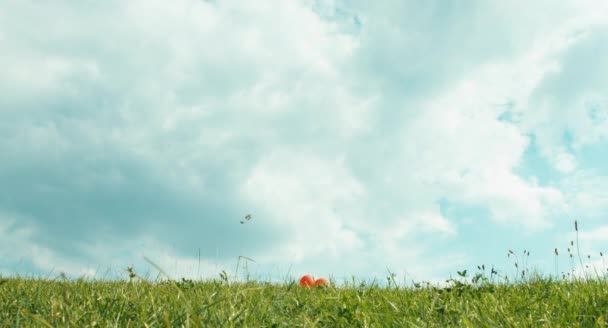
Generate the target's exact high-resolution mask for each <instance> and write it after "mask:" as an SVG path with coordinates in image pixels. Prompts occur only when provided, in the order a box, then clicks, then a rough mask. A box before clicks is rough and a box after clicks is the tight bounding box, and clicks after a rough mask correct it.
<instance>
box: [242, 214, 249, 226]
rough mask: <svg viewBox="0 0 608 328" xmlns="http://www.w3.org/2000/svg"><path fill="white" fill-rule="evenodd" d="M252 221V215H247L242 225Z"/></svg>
mask: <svg viewBox="0 0 608 328" xmlns="http://www.w3.org/2000/svg"><path fill="white" fill-rule="evenodd" d="M249 220H251V214H247V215H245V220H241V224H245V222H247V221H249Z"/></svg>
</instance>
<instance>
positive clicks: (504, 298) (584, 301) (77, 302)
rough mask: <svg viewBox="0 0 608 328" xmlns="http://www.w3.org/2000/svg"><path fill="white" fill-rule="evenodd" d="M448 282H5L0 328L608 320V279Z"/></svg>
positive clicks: (590, 323)
mask: <svg viewBox="0 0 608 328" xmlns="http://www.w3.org/2000/svg"><path fill="white" fill-rule="evenodd" d="M459 279H460V280H458V281H457V280H452V283H453V286H452V287H451V288H444V289H439V288H435V287H433V286H431V285H430V284H424V285H422V286H421V285H418V286H419V287H414V286H412V287H408V288H397V287H395V286H392V287H387V286H379V285H378V284H374V283H363V282H361V283H357V284H353V283H351V284H350V285H347V286H342V287H338V288H334V287H332V288H315V289H308V288H302V287H300V286H298V284H296V283H295V282H290V283H285V284H278V285H277V284H274V285H273V284H269V283H260V282H248V283H237V284H231V285H229V284H227V283H226V281H221V280H218V281H209V282H192V281H188V280H182V281H179V282H156V283H150V282H147V281H145V280H141V279H133V281H131V282H130V281H113V282H107V281H86V280H76V281H67V280H55V281H52V280H43V279H22V278H9V279H2V280H1V281H0V283H1V285H0V326H2V327H15V326H16V327H21V326H23V327H30V326H40V327H45V326H47V327H55V326H71V327H92V326H101V327H111V326H116V327H145V326H149V327H165V326H166V327H180V326H184V327H200V326H205V327H209V326H218V327H219V326H222V327H233V326H238V327H241V326H248V327H385V326H394V327H447V326H461V327H528V326H530V327H594V326H600V327H603V326H606V323H605V321H606V320H607V319H608V283H607V282H606V281H605V280H603V279H596V280H573V281H565V280H553V279H551V278H528V279H527V281H520V282H518V283H497V282H489V281H488V280H487V279H481V280H480V279H477V280H476V281H477V282H476V283H471V282H469V281H470V280H471V279H467V280H466V282H465V278H463V277H461V278H459Z"/></svg>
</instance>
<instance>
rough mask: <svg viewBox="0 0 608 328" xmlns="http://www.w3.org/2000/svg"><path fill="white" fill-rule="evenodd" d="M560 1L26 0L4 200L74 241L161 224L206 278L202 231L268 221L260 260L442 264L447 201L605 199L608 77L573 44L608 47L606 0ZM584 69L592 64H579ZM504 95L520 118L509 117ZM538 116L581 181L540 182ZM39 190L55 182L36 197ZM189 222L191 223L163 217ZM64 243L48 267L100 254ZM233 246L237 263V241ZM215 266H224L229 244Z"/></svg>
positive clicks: (491, 203)
mask: <svg viewBox="0 0 608 328" xmlns="http://www.w3.org/2000/svg"><path fill="white" fill-rule="evenodd" d="M548 4H549V2H547V1H543V2H535V3H533V4H531V3H528V2H524V1H519V2H516V3H515V4H513V3H501V4H492V5H490V4H486V3H471V7H467V6H466V5H462V6H456V7H450V6H446V5H445V4H444V3H441V2H436V3H433V2H429V3H425V4H419V3H415V2H403V1H398V2H397V1H395V2H388V1H387V2H382V3H380V2H378V3H371V2H353V3H352V4H351V3H349V4H347V3H345V2H341V1H327V2H315V4H314V5H313V3H312V2H310V1H279V0H276V1H268V2H263V3H257V2H256V3H254V2H242V1H215V2H205V1H195V0H181V1H177V2H166V1H164V2H163V1H159V0H153V1H130V2H128V3H126V4H125V3H122V2H119V1H108V2H104V3H99V4H78V5H73V4H68V2H59V3H55V4H52V3H23V2H17V1H13V2H10V3H9V4H7V6H9V7H7V8H8V9H9V10H6V11H3V13H0V21H2V22H3V23H0V24H2V25H3V27H6V28H0V40H2V44H3V45H4V46H3V49H1V50H6V51H3V53H5V54H6V55H5V56H4V57H2V58H0V68H1V69H2V71H3V72H5V74H3V75H2V76H0V87H1V89H2V90H7V91H6V92H5V93H4V94H3V96H6V97H0V98H1V99H3V100H0V105H2V107H3V108H8V109H5V110H4V111H2V112H0V117H1V118H2V119H0V127H2V129H1V130H0V131H4V132H3V133H2V132H0V133H2V135H3V136H4V135H7V136H8V138H2V139H1V140H2V141H0V153H2V154H4V155H3V156H4V157H3V161H0V169H2V170H0V172H8V173H4V174H5V176H2V175H1V174H2V173H0V177H5V178H7V179H8V178H11V179H12V180H11V181H13V182H14V189H15V191H12V192H11V197H13V198H10V199H9V198H8V197H6V198H5V199H7V201H6V202H5V203H3V206H4V204H7V205H6V206H7V207H14V210H15V211H16V212H27V213H30V212H31V213H32V215H31V216H29V217H28V218H27V220H26V221H27V222H28V224H32V225H33V226H34V227H35V226H36V225H40V226H46V227H48V228H52V226H51V224H50V222H51V221H52V222H56V224H55V226H61V225H65V226H66V227H69V228H70V229H69V234H71V235H72V237H73V238H66V242H76V243H78V242H82V241H83V240H80V239H79V238H81V239H87V238H99V239H101V238H104V237H100V236H96V235H95V234H94V233H90V230H95V229H90V227H88V226H87V224H91V225H100V226H103V227H104V228H107V229H108V231H109V233H107V234H104V236H107V235H111V234H112V233H121V234H124V235H125V236H128V237H129V238H130V240H140V239H138V238H140V237H137V236H141V235H145V234H149V235H150V237H149V238H150V239H149V240H148V242H151V241H154V242H153V243H158V244H160V245H162V246H159V247H160V248H161V249H162V248H164V247H167V246H166V245H167V244H170V243H171V241H170V239H172V238H173V239H179V240H178V242H183V241H185V240H189V242H188V243H185V242H184V244H181V246H179V247H180V250H179V251H175V252H171V253H170V254H168V255H163V254H159V253H154V254H151V255H150V257H151V258H153V257H154V258H157V259H158V261H159V264H161V266H163V267H164V266H168V267H170V268H172V267H175V268H176V270H179V269H178V268H179V267H185V268H187V270H185V271H175V272H174V274H176V275H187V276H191V273H192V272H191V271H192V270H191V268H193V267H194V266H196V267H197V270H198V265H199V262H198V259H197V260H193V259H192V258H191V257H188V256H185V255H184V252H185V250H184V249H183V248H187V247H193V246H192V245H196V243H198V242H199V241H198V239H199V237H200V239H201V240H203V241H201V243H203V242H206V239H213V238H216V239H215V240H218V239H221V241H223V242H225V243H226V244H235V242H236V241H240V240H242V239H247V238H250V240H252V241H253V243H255V244H259V245H262V244H263V245H265V246H263V247H262V246H260V247H259V248H252V249H251V250H248V251H251V253H254V254H256V260H258V261H260V262H261V263H280V262H282V261H290V260H292V259H294V260H295V261H298V262H299V263H309V264H311V265H318V266H324V267H326V268H335V269H336V270H346V268H350V269H352V270H354V271H355V270H359V271H366V272H370V271H373V270H376V271H377V270H378V266H380V267H381V269H382V266H383V263H381V262H382V261H384V262H385V263H388V264H390V265H391V266H404V267H408V266H410V267H411V266H413V265H417V264H419V265H420V266H421V267H425V265H427V266H426V267H428V268H429V269H424V268H422V269H416V270H418V272H420V273H424V274H432V270H433V269H432V268H434V269H437V270H439V269H438V268H439V267H440V265H439V264H437V263H438V262H441V263H443V264H445V268H448V267H450V265H459V264H461V263H463V262H466V261H467V260H468V259H467V257H466V256H463V255H462V254H458V253H456V251H454V252H453V253H449V254H448V255H444V257H439V256H437V250H433V248H432V247H430V246H428V245H420V241H421V240H425V238H426V237H428V236H432V237H433V239H436V237H437V236H441V237H442V238H454V237H455V236H458V232H459V229H458V224H459V223H460V222H457V221H456V220H455V219H449V218H447V217H445V216H443V215H442V214H441V211H440V208H439V206H438V205H437V202H438V201H439V200H440V199H449V200H450V201H452V202H454V203H460V204H464V205H474V206H480V207H484V208H487V209H488V210H489V211H490V213H491V215H492V219H493V220H494V222H500V223H502V224H505V225H516V226H518V227H522V228H523V229H525V230H538V229H542V228H546V227H548V226H550V225H551V223H552V220H553V219H554V217H555V216H556V215H559V214H560V213H562V212H564V211H566V210H568V211H570V212H569V213H579V214H580V213H586V214H587V215H589V216H599V215H600V213H602V212H605V209H606V208H608V204H606V202H605V201H603V200H604V199H608V197H604V196H605V190H608V188H604V186H603V184H604V182H603V180H604V177H603V176H601V175H599V174H596V175H589V176H586V175H584V174H583V173H584V172H585V171H583V168H584V167H585V163H582V162H581V160H580V159H579V158H578V157H577V150H579V149H580V148H581V147H584V146H585V145H589V144H594V143H598V142H602V141H603V140H605V138H606V137H607V136H608V120H607V119H606V117H608V114H606V113H607V112H606V111H607V108H608V106H607V105H606V104H607V103H608V100H607V99H606V97H605V96H603V94H604V92H602V90H604V89H605V86H606V78H605V77H603V76H602V75H601V74H600V73H601V72H603V70H602V69H601V68H602V67H599V68H596V67H592V65H588V66H584V67H583V68H584V70H583V71H584V72H586V73H589V74H588V76H583V77H581V76H580V75H577V74H576V71H577V70H578V69H579V66H578V64H579V63H580V58H578V57H577V58H578V59H577V58H574V57H575V56H574V55H573V56H574V57H572V58H571V57H569V54H570V53H576V52H577V51H578V50H577V49H579V50H580V53H582V54H583V55H584V54H587V55H589V54H594V53H595V52H593V51H592V50H593V49H595V48H593V47H592V46H593V45H594V44H599V41H602V40H603V39H601V35H602V33H604V32H602V31H603V29H605V27H602V26H603V25H602V24H605V23H606V19H605V17H608V16H602V15H600V14H601V13H604V12H605V10H606V6H605V4H602V3H601V2H597V1H585V2H583V3H582V4H581V2H578V1H576V2H574V1H570V2H567V3H564V4H563V6H557V5H553V4H552V5H551V6H548ZM347 5H349V6H351V5H352V7H348V8H343V7H345V6H347ZM524 5H525V6H524ZM91 6H95V7H94V8H93V7H91ZM475 6H480V8H481V9H480V10H473V7H475ZM524 7H525V8H526V10H521V8H524ZM547 7H549V8H552V9H551V10H550V11H546V9H545V8H547ZM9 12H19V13H20V14H19V15H13V14H8V13H9ZM317 13H319V15H317ZM340 15H341V16H340ZM108 17H112V19H111V20H108ZM515 18H517V23H516V24H514V23H512V21H514V20H515ZM23 21H37V22H39V24H36V25H31V24H23ZM51 21H52V23H53V24H51ZM109 21H110V22H111V23H108V22H109ZM357 22H358V23H357ZM349 24H350V25H351V26H347V25H349ZM36 26H52V28H49V29H47V30H45V31H44V33H41V31H40V29H39V28H37V27H36ZM6 31H9V32H6ZM598 35H599V36H598ZM596 38H599V39H596ZM589 47H591V48H589ZM598 47H601V45H599V46H598ZM597 53H603V48H602V49H599V50H598V51H597ZM583 58H585V57H583ZM589 62H591V61H589ZM581 69H582V68H581ZM570 77H576V78H578V79H580V80H581V81H583V80H584V81H585V83H582V82H581V83H580V84H578V83H577V84H576V85H574V86H572V84H571V83H570V84H568V83H565V82H564V83H562V82H563V81H564V80H568V79H569V78H570ZM569 86H572V90H570V88H569ZM562 91H564V92H562ZM562 100H564V101H562ZM507 110H508V111H509V112H511V114H512V120H511V122H507V121H500V120H499V119H498V117H499V116H500V115H501V114H503V112H505V111H507ZM564 131H569V132H572V135H573V141H572V142H571V145H564V142H563V135H564ZM531 135H534V137H535V138H536V139H535V141H536V143H537V144H538V146H539V149H540V151H541V153H542V155H543V156H544V157H545V158H546V159H547V160H548V161H549V162H550V163H551V165H553V166H554V168H555V169H557V170H558V171H559V172H560V174H562V175H563V176H564V177H567V179H565V180H564V181H561V182H556V183H553V184H549V185H542V186H540V185H538V183H536V182H535V180H534V179H530V180H529V181H528V180H525V179H523V178H521V177H519V176H517V175H516V174H515V173H514V169H515V168H516V167H518V166H520V165H525V164H526V163H522V156H523V154H524V152H525V151H526V149H527V148H528V147H529V146H530V143H531ZM4 159H6V160H4ZM7 163H9V164H7ZM21 163H25V165H23V164H21ZM28 169H29V171H28ZM33 172H38V173H36V174H35V173H33ZM556 179H561V176H560V177H557V178H556ZM34 181H35V183H34ZM33 185H35V186H33ZM30 186H33V187H31V188H30ZM7 194H8V193H6V194H4V195H7ZM13 195H15V196H13ZM83 195H84V196H83ZM116 195H118V196H116ZM0 196H2V195H0ZM30 197H40V198H42V199H44V200H47V201H46V202H40V203H35V204H34V205H33V206H31V208H30V206H26V205H24V204H30V203H31V201H30ZM73 199H76V201H74V200H73ZM53 202H56V203H53ZM49 204H51V205H49ZM53 204H56V205H53ZM110 204H111V205H110ZM150 204H153V205H154V206H151V205H150ZM201 204H202V205H201ZM79 206H81V207H79ZM163 206H165V207H164V208H162V209H161V207H163ZM227 207H231V208H235V209H234V210H232V209H227ZM241 210H243V211H245V210H255V211H256V212H254V213H253V214H254V217H255V218H256V219H255V221H254V222H253V223H255V225H254V224H252V225H251V231H255V234H251V235H246V234H245V233H244V232H242V231H239V232H238V233H234V232H233V229H234V227H233V226H232V225H230V224H229V223H226V222H229V220H231V219H232V215H233V214H234V212H237V211H241ZM218 212H219V213H218ZM65 213H68V214H69V215H66V214H65ZM74 213H77V215H78V217H82V218H83V219H82V220H83V221H82V222H81V223H80V224H75V223H74V221H72V220H73V219H70V218H69V216H71V215H76V214H74ZM117 213H118V214H117ZM120 213H123V214H122V216H121V215H119V214H120ZM126 217H128V219H126ZM176 217H179V219H176ZM200 217H203V218H202V219H201V218H200ZM234 221H235V222H238V218H234ZM24 222H25V221H24ZM129 223H130V224H129ZM179 224H181V225H182V226H184V227H185V228H184V229H185V230H188V231H186V233H189V235H188V237H183V236H182V235H181V234H179V233H171V234H168V233H166V232H167V230H170V229H173V230H172V231H173V232H175V231H178V230H179V229H178V228H174V227H175V226H176V225H179ZM123 225H125V226H128V227H124V226H123ZM24 229H25V228H24ZM28 229H30V228H28ZM31 229H33V228H31ZM255 229H258V230H255ZM59 230H60V229H58V230H57V231H59ZM241 230H243V229H241ZM0 231H2V230H0ZM20 231H21V230H20ZM86 231H89V233H85V232H86ZM193 231H201V232H200V234H201V235H202V236H198V235H196V234H195V233H193ZM247 231H250V230H247ZM106 232H107V231H106ZM19 233H20V234H21V235H19V236H21V237H20V238H22V239H23V240H31V239H33V238H34V237H33V236H34V235H35V234H36V232H35V230H31V231H30V230H27V229H26V230H23V231H21V232H19ZM63 233H66V234H68V232H63ZM75 236H76V237H75ZM83 236H87V237H86V238H85V237H83ZM218 236H220V237H218ZM205 237H208V238H205ZM141 238H143V237H141ZM144 239H145V238H144ZM8 240H10V241H9V243H11V244H17V243H19V241H18V240H17V239H15V238H13V239H8ZM214 242H215V241H214ZM253 243H252V244H253ZM273 243H274V244H273ZM51 244H52V243H42V242H41V243H40V244H39V245H37V246H36V248H32V249H31V250H32V251H33V252H35V253H36V254H38V257H39V258H40V259H39V260H37V262H36V263H35V265H37V266H38V267H39V268H41V269H45V270H46V269H48V268H49V267H50V266H51V265H53V264H59V265H60V266H62V267H64V270H68V271H70V272H78V264H74V263H84V262H82V261H83V260H82V258H72V257H75V256H72V257H71V256H67V255H66V256H63V255H62V254H61V252H62V251H60V250H56V249H54V248H53V247H56V246H57V245H54V246H53V245H51ZM91 244H92V245H91ZM212 244H213V243H212V242H209V244H205V245H206V246H208V247H210V246H209V245H212ZM20 245H21V244H20ZM78 245H80V244H78ZM86 245H89V246H90V247H91V249H88V248H87V247H85V246H86ZM82 247H83V251H82V252H83V254H85V256H87V255H86V254H88V256H92V257H94V258H95V261H98V262H100V263H106V264H107V263H109V264H108V265H111V266H124V263H127V262H129V261H131V260H132V259H131V258H129V257H128V256H127V257H119V258H118V259H117V260H116V261H114V260H113V259H112V256H113V254H118V253H121V252H122V251H123V250H124V249H131V248H132V247H135V246H134V244H133V242H131V241H129V242H119V241H117V242H116V245H115V247H114V246H108V245H105V244H103V243H98V244H96V243H95V242H94V241H87V242H86V243H84V244H83V245H82ZM224 247H225V248H228V249H230V252H228V251H227V252H225V253H226V254H227V255H226V257H230V260H232V259H233V258H234V256H235V254H234V252H236V251H237V250H236V249H235V248H233V246H232V245H226V246H224ZM135 248H137V247H135ZM404 249H407V250H404ZM191 251H192V250H191ZM433 251H435V252H434V253H433ZM104 252H107V254H104ZM211 252H212V251H211ZM443 253H444V254H445V252H443ZM128 254H129V256H131V257H137V256H138V255H136V253H135V252H134V251H133V252H130V253H128ZM324 254H325V255H327V259H325V260H319V259H318V258H316V257H317V256H320V255H324ZM245 255H248V254H245ZM81 256H82V254H81ZM359 257H362V258H363V260H362V261H358V260H357V259H358V258H359ZM450 257H451V258H452V259H454V260H453V261H450V259H449V258H450ZM336 259H349V260H350V261H351V262H353V263H352V264H349V265H336V264H335V263H333V262H336ZM174 260H175V261H174ZM133 261H141V259H139V260H133ZM332 261H333V262H332ZM85 262H86V261H85ZM173 262H175V263H179V264H180V265H172V264H171V263H173ZM361 262H363V263H361ZM138 263H139V262H138ZM201 263H202V267H203V269H202V270H203V271H204V272H206V274H209V275H213V274H214V272H215V271H214V270H213V268H214V267H215V266H218V265H225V264H226V260H225V259H222V260H218V261H213V260H212V256H209V255H208V254H207V258H206V259H204V260H203V261H202V262H201ZM218 263H220V264H218ZM372 263H373V264H372ZM429 263H430V264H431V265H428V264H429ZM394 269H396V270H399V268H394ZM216 271H217V270H216ZM215 273H216V272H215Z"/></svg>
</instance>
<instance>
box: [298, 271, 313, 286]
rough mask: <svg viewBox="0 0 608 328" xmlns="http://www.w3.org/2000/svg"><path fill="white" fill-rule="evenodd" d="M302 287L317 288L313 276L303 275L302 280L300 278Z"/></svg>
mask: <svg viewBox="0 0 608 328" xmlns="http://www.w3.org/2000/svg"><path fill="white" fill-rule="evenodd" d="M300 286H302V287H314V286H315V280H314V279H313V278H312V276H311V275H308V274H306V275H303V276H302V278H300Z"/></svg>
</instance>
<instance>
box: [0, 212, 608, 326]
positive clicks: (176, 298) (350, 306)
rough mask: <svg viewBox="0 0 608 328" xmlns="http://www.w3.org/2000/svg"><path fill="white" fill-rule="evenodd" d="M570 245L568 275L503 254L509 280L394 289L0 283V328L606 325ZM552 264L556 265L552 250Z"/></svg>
mask: <svg viewBox="0 0 608 328" xmlns="http://www.w3.org/2000/svg"><path fill="white" fill-rule="evenodd" d="M575 229H576V231H577V232H578V227H577V225H576V223H575ZM570 246H571V248H568V254H567V256H568V258H569V260H570V263H571V269H572V270H571V271H570V272H569V273H562V274H561V275H559V276H558V275H557V272H556V275H551V276H543V275H541V274H539V273H537V272H530V270H529V269H528V268H527V267H526V266H525V264H524V265H522V264H520V263H525V262H526V261H525V257H526V256H529V252H527V251H525V250H524V252H523V256H524V257H523V258H521V259H522V261H521V262H520V261H519V260H520V259H519V258H518V257H517V255H516V254H515V253H514V252H513V251H511V250H509V252H508V256H509V257H510V258H511V259H513V261H514V262H513V265H514V269H515V271H514V272H513V273H512V275H511V277H510V278H509V276H507V275H504V274H501V273H499V272H497V271H495V269H494V268H488V267H485V266H484V265H481V266H478V267H477V270H476V271H475V272H471V273H467V271H466V270H463V271H457V273H456V277H455V278H450V279H447V280H446V281H445V284H441V286H439V285H437V284H431V283H428V282H420V283H416V282H411V284H405V283H402V284H400V283H398V282H397V281H396V280H395V275H394V274H393V273H391V272H390V271H388V274H387V276H386V279H385V280H382V281H377V280H374V281H358V280H357V279H356V278H355V277H353V278H352V279H351V280H350V281H344V282H336V281H331V282H330V286H329V287H327V286H319V287H314V288H308V287H302V286H300V284H299V282H298V281H297V280H295V279H293V278H286V279H285V281H284V282H283V283H270V282H263V281H259V280H245V281H232V279H231V277H230V275H229V274H227V273H226V272H222V273H221V274H220V276H219V277H218V278H217V279H215V280H207V281H192V280H187V279H183V278H182V279H181V280H172V279H168V278H167V276H166V275H165V278H157V279H154V280H150V279H148V278H144V277H142V276H140V275H139V274H138V273H137V272H135V271H134V270H133V268H126V269H125V278H124V279H123V280H113V281H108V280H91V279H68V278H67V277H65V276H62V275H60V276H59V277H57V278H55V279H48V278H33V277H30V278H23V277H19V276H12V277H4V278H0V327H606V326H608V324H607V323H606V322H608V279H607V275H606V271H604V272H598V271H594V272H593V273H592V274H588V273H584V272H583V274H575V271H574V260H575V259H578V262H580V264H581V267H582V266H583V265H584V264H583V259H582V258H581V256H580V254H579V253H578V247H576V248H575V244H574V242H573V241H572V242H571V243H570ZM576 246H578V235H577V244H576ZM575 249H576V250H577V253H576V256H575V253H574V250H575ZM555 256H556V267H557V257H558V256H559V254H558V252H557V249H556V250H555ZM600 256H601V257H603V254H602V253H600ZM148 261H149V263H150V264H151V266H153V267H155V268H156V269H157V270H158V271H159V272H161V273H163V270H162V268H160V267H158V266H157V265H156V264H154V263H153V262H152V261H150V260H148ZM604 270H605V269H604ZM237 271H238V270H237ZM586 272H589V271H586ZM159 277H160V276H159Z"/></svg>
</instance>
